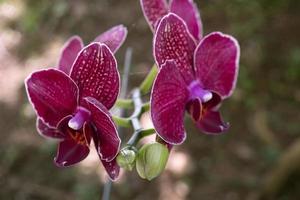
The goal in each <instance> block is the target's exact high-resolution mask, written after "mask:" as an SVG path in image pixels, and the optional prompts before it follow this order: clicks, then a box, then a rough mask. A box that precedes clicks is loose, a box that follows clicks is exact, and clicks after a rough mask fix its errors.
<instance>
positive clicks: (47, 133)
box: [36, 118, 65, 139]
mask: <svg viewBox="0 0 300 200" xmlns="http://www.w3.org/2000/svg"><path fill="white" fill-rule="evenodd" d="M36 127H37V130H38V133H39V134H40V135H41V136H43V137H49V138H54V139H64V138H65V135H64V134H63V133H62V132H60V131H59V130H58V129H57V128H54V127H49V126H48V125H47V124H45V123H44V122H43V120H41V119H40V118H37V120H36Z"/></svg>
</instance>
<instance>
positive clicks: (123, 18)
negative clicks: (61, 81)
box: [0, 0, 300, 200]
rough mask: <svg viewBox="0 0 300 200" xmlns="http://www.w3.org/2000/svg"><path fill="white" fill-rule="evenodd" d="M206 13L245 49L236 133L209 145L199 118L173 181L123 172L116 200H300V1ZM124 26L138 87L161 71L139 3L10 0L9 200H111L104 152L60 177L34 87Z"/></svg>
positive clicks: (5, 140)
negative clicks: (76, 47)
mask: <svg viewBox="0 0 300 200" xmlns="http://www.w3.org/2000/svg"><path fill="white" fill-rule="evenodd" d="M196 2H197V4H198V7H199V8H200V10H201V16H202V20H203V24H204V31H205V34H207V33H209V32H211V31H216V30H217V31H222V32H225V33H228V34H231V35H233V36H235V37H236V38H237V39H238V40H239V42H240V45H241V50H242V52H241V64H240V73H239V79H238V84H237V89H236V91H235V93H234V95H233V97H232V98H230V99H229V100H226V101H225V102H224V104H223V106H222V112H223V115H224V117H225V119H226V120H228V121H230V123H231V129H230V131H229V132H228V134H225V135H222V136H218V137H212V136H207V135H204V134H201V133H199V131H197V130H196V129H195V127H194V126H193V125H192V123H190V119H187V120H186V125H187V127H188V128H187V132H188V138H187V140H186V142H185V143H184V144H183V145H181V146H179V147H177V148H175V149H174V151H173V152H172V154H171V156H170V159H169V162H168V166H167V169H166V170H165V172H164V173H163V174H162V175H161V176H160V177H158V178H156V179H155V180H153V181H151V182H148V181H145V180H142V179H140V178H139V177H138V175H137V173H136V172H132V173H122V175H121V178H120V179H119V180H118V181H117V182H116V183H115V184H114V185H113V188H112V193H111V195H112V196H111V199H122V200H123V199H124V200H126V199H128V200H129V199H130V200H132V199H134V200H139V199H143V200H147V199H149V200H150V199H159V200H169V199H171V200H187V199H192V200H198V199H202V200H218V199H224V200H239V199H242V200H244V199H245V200H258V199H271V200H273V199H274V200H276V199H279V200H298V199H300V137H299V134H300V90H299V86H300V12H299V10H300V1H299V0H251V1H249V0H226V1H224V0H201V1H200V0H199V1H196ZM117 24H124V25H126V26H127V27H128V38H127V40H126V42H125V44H124V45H123V46H122V48H121V49H120V50H119V51H118V52H117V54H116V56H117V59H118V63H119V69H120V71H121V73H122V71H123V63H124V57H125V52H126V49H127V48H128V47H131V48H132V49H133V57H132V67H131V72H130V74H129V77H130V81H129V85H130V88H132V87H134V86H137V85H138V84H139V83H140V81H141V80H143V78H144V77H145V76H146V74H147V72H148V71H149V70H150V68H151V66H152V64H153V57H152V53H151V52H152V47H151V43H152V33H151V32H150V29H149V27H148V25H147V24H146V21H145V19H144V18H143V15H142V12H141V9H140V5H139V1H138V0H68V1H61V0H51V1H49V0H0V199H7V200H10V199H16V200H27V199H30V200H31V199H32V200H36V199H42V200H44V199H45V200H58V199H66V200H68V199H78V200H94V199H101V195H102V191H103V184H104V182H105V180H106V177H105V175H104V173H103V169H102V166H101V165H100V163H99V161H98V159H97V156H96V155H95V152H93V153H91V155H90V156H89V157H88V158H87V159H86V160H85V161H84V162H82V163H81V164H79V165H77V166H75V167H71V168H68V169H58V168H56V167H55V166H54V164H53V158H54V156H55V153H56V142H55V141H51V140H50V141H49V140H46V139H44V138H42V137H41V136H39V135H38V133H37V131H36V130H35V114H34V112H33V110H32V108H31V106H30V105H29V103H28V101H27V98H26V95H25V90H24V85H23V80H24V78H25V77H26V76H27V75H28V74H29V73H30V72H32V71H33V70H36V69H41V68H47V67H53V66H55V65H56V63H57V59H58V55H59V52H60V48H61V47H62V45H63V43H64V41H66V39H68V38H69V37H70V36H72V35H74V34H77V35H80V36H81V37H82V38H83V39H84V41H85V42H86V44H88V42H89V41H91V40H93V38H95V37H96V36H97V35H98V34H99V33H101V32H103V31H105V30H107V29H108V28H110V27H112V26H114V25H117ZM127 134H130V132H128V133H127V132H126V134H125V137H128V135H127Z"/></svg>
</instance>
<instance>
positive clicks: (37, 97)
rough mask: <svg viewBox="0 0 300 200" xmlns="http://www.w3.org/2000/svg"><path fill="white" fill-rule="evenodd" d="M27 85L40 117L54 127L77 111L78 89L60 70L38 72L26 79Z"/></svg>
mask: <svg viewBox="0 0 300 200" xmlns="http://www.w3.org/2000/svg"><path fill="white" fill-rule="evenodd" d="M25 85H26V89H27V95H28V97H29V99H30V102H31V104H32V105H33V107H34V108H35V110H36V112H37V115H38V117H40V118H41V119H42V120H43V121H44V122H45V123H46V124H48V125H50V126H52V127H56V126H57V124H58V122H59V121H60V120H61V119H63V118H64V117H65V116H67V115H70V114H72V113H73V112H74V110H75V109H76V106H77V102H78V88H77V86H76V84H75V83H74V82H73V81H72V79H70V78H69V77H68V76H67V75H66V74H65V73H63V72H61V71H59V70H55V69H49V70H41V71H36V72H34V73H32V74H31V75H30V76H29V77H28V78H27V79H26V81H25Z"/></svg>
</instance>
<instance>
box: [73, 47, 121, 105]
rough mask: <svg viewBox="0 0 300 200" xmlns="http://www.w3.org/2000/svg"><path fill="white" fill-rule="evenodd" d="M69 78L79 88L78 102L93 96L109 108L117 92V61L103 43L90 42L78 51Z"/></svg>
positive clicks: (118, 83)
mask: <svg viewBox="0 0 300 200" xmlns="http://www.w3.org/2000/svg"><path fill="white" fill-rule="evenodd" d="M71 78H72V79H73V80H74V81H75V82H76V84H77V85H78V88H79V95H80V102H81V103H84V101H83V98H84V97H88V96H90V97H94V98H95V99H97V100H98V101H100V102H101V103H102V104H103V105H104V106H105V107H106V108H107V109H110V108H111V107H112V106H113V105H114V103H115V101H116V99H117V96H118V94H119V87H120V77H119V72H118V69H117V61H116V59H115V57H114V55H113V54H112V52H111V51H110V50H109V48H108V47H107V46H106V45H105V44H100V43H92V44H90V45H88V46H87V47H85V48H84V49H82V51H81V52H80V53H79V55H78V57H77V59H76V61H75V63H74V65H73V68H72V71H71Z"/></svg>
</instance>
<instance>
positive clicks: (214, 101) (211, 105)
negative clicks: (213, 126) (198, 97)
mask: <svg viewBox="0 0 300 200" xmlns="http://www.w3.org/2000/svg"><path fill="white" fill-rule="evenodd" d="M221 101H222V98H221V96H220V95H218V94H217V93H215V92H212V98H211V100H209V101H208V102H205V103H203V107H204V109H208V110H211V109H213V110H216V109H217V108H218V107H219V105H220V104H221Z"/></svg>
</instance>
